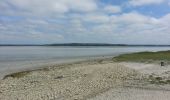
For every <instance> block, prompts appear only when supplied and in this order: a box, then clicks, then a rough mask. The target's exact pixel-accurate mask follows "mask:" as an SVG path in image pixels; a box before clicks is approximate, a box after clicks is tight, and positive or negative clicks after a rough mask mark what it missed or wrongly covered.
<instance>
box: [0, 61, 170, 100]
mask: <svg viewBox="0 0 170 100" xmlns="http://www.w3.org/2000/svg"><path fill="white" fill-rule="evenodd" d="M155 66H156V67H155ZM152 69H153V70H152ZM160 69H162V70H160ZM159 70H160V71H159ZM169 72H170V70H169V66H165V67H164V68H162V67H160V66H159V65H157V64H145V63H131V62H123V63H116V62H113V61H112V60H111V59H103V60H101V59H100V60H91V61H82V62H77V63H70V64H61V65H51V66H50V65H49V66H47V67H46V68H44V69H41V70H35V71H30V72H29V73H27V74H24V75H23V76H22V77H21V76H20V77H7V78H5V79H3V80H0V100H168V98H170V97H169V95H170V86H169V85H168V84H166V85H157V84H150V83H149V82H148V80H145V78H147V77H148V76H149V75H153V73H154V75H155V76H156V75H158V76H160V77H163V78H165V79H168V78H169V76H170V73H169Z"/></svg>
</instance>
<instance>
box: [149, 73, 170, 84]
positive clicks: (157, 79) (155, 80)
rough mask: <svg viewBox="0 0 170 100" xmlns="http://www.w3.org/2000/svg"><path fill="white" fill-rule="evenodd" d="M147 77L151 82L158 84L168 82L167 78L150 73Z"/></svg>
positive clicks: (169, 82) (169, 81)
mask: <svg viewBox="0 0 170 100" xmlns="http://www.w3.org/2000/svg"><path fill="white" fill-rule="evenodd" d="M148 79H149V82H150V83H151V84H158V85H164V84H170V80H169V79H166V78H162V77H159V76H153V75H150V76H149V78H148Z"/></svg>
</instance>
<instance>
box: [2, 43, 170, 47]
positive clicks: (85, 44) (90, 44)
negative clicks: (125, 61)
mask: <svg viewBox="0 0 170 100" xmlns="http://www.w3.org/2000/svg"><path fill="white" fill-rule="evenodd" d="M0 46H75V47H77V46H103V47H105V46H107V47H110V46H113V47H114V46H123V47H127V46H128V47H170V45H156V44H108V43H59V44H0Z"/></svg>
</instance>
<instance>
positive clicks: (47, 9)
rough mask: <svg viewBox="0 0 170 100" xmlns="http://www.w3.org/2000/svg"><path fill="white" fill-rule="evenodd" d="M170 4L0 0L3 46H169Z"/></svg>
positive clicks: (162, 0)
mask: <svg viewBox="0 0 170 100" xmlns="http://www.w3.org/2000/svg"><path fill="white" fill-rule="evenodd" d="M169 23H170V0H0V44H50V43H113V44H170V24H169Z"/></svg>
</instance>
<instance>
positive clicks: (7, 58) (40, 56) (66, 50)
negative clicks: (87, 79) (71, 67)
mask: <svg viewBox="0 0 170 100" xmlns="http://www.w3.org/2000/svg"><path fill="white" fill-rule="evenodd" d="M160 50H170V47H41V46H37V47H35V46H33V47H31V46H30V47H24V46H23V47H14V46H11V47H10V46H9V47H8V46H1V47H0V75H3V74H5V73H9V72H13V71H15V70H18V69H24V68H25V69H27V68H32V67H33V68H34V67H38V66H41V65H44V64H49V63H54V64H55V63H59V62H60V63H61V62H69V61H74V60H75V61H76V60H80V59H91V58H95V57H101V56H116V55H119V54H123V53H130V52H139V51H160Z"/></svg>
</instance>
